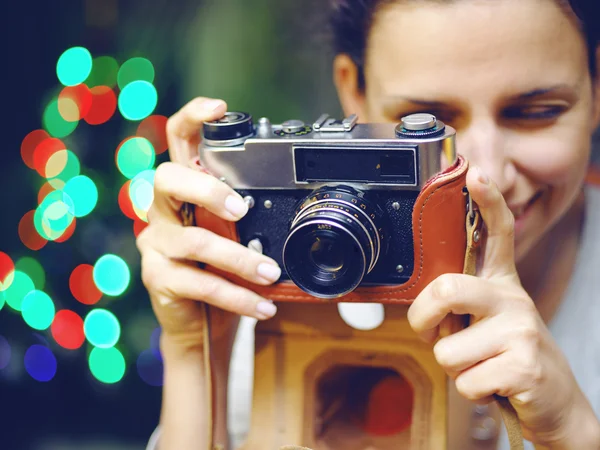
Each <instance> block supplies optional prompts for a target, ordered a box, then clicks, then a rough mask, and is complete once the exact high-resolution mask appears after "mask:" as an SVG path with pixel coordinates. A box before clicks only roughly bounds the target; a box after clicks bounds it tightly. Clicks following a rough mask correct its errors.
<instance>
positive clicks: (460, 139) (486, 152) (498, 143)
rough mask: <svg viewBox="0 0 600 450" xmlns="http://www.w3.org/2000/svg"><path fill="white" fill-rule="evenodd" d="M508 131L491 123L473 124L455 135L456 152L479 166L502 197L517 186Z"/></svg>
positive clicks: (470, 162)
mask: <svg viewBox="0 0 600 450" xmlns="http://www.w3.org/2000/svg"><path fill="white" fill-rule="evenodd" d="M507 143H508V139H507V135H506V132H505V131H504V130H502V129H501V127H499V126H497V125H496V124H494V123H493V122H492V121H484V120H480V121H477V122H476V121H473V122H472V123H471V124H470V126H469V127H468V128H464V129H460V130H458V131H457V134H456V149H457V152H458V153H459V154H461V155H463V156H464V157H465V158H466V159H467V160H468V161H469V164H471V165H476V166H479V167H480V168H481V170H482V171H483V172H484V173H486V174H487V175H488V176H489V177H490V178H491V179H492V180H493V181H494V182H495V183H496V185H497V186H498V188H499V189H500V192H502V194H506V193H508V192H509V191H510V190H511V189H512V188H513V187H514V185H515V181H516V175H517V170H516V167H515V165H514V162H513V160H512V158H511V154H510V151H509V148H508V145H507Z"/></svg>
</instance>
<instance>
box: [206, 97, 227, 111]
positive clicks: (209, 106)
mask: <svg viewBox="0 0 600 450" xmlns="http://www.w3.org/2000/svg"><path fill="white" fill-rule="evenodd" d="M223 105H224V103H223V100H207V101H205V102H204V103H203V104H202V108H204V110H205V111H209V112H212V111H216V110H217V109H219V108H220V107H221V106H223Z"/></svg>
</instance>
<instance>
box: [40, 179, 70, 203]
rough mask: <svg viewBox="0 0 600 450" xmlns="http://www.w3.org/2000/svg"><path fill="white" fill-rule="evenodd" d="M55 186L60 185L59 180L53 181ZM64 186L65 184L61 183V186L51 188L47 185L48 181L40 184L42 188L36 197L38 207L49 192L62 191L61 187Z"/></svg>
mask: <svg viewBox="0 0 600 450" xmlns="http://www.w3.org/2000/svg"><path fill="white" fill-rule="evenodd" d="M55 184H57V185H59V184H60V182H59V180H55ZM64 184H65V183H63V184H62V186H57V187H54V186H52V185H51V184H50V183H48V181H46V182H45V183H44V184H42V187H41V188H40V190H39V191H38V197H37V200H38V205H39V204H41V203H42V202H43V201H44V199H45V198H46V197H47V196H48V194H49V193H50V192H52V191H56V190H58V189H62V188H63V187H65V186H64Z"/></svg>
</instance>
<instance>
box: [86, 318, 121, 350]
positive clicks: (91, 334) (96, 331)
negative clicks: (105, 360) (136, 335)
mask: <svg viewBox="0 0 600 450" xmlns="http://www.w3.org/2000/svg"><path fill="white" fill-rule="evenodd" d="M83 332H84V333H85V337H86V339H87V340H88V341H89V342H90V344H92V345H93V346H95V347H99V348H109V347H113V346H114V345H115V344H116V343H117V342H118V341H119V338H120V337H121V324H120V323H119V320H118V319H117V318H116V317H115V315H114V314H113V313H112V312H110V311H108V310H106V309H93V310H91V311H90V312H89V313H88V314H87V316H86V317H85V320H84V321H83Z"/></svg>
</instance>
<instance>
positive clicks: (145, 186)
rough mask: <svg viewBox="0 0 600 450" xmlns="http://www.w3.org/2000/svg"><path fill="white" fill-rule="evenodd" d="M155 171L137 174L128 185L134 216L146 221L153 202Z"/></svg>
mask: <svg viewBox="0 0 600 450" xmlns="http://www.w3.org/2000/svg"><path fill="white" fill-rule="evenodd" d="M154 174H155V170H144V171H142V172H140V173H138V174H137V175H136V176H135V178H133V180H131V184H130V185H129V197H130V198H131V203H132V205H133V210H134V211H135V213H136V215H137V216H138V217H139V218H140V219H142V220H143V221H145V222H147V221H148V216H147V213H148V210H149V209H150V206H152V202H153V201H154Z"/></svg>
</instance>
